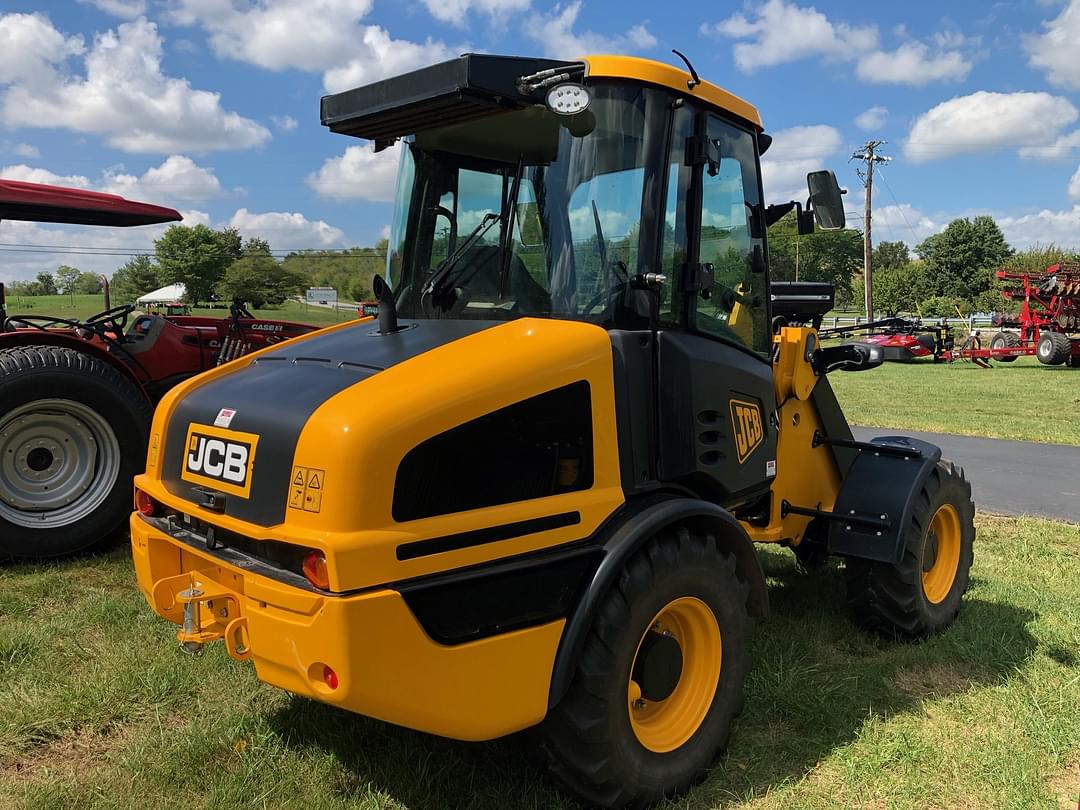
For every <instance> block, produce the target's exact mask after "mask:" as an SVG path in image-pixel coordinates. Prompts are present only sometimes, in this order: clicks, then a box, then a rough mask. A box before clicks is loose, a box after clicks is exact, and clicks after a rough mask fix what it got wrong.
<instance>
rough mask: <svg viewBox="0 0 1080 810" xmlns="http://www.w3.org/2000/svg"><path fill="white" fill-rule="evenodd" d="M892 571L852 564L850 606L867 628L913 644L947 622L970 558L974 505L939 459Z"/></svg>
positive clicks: (960, 478)
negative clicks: (913, 641) (900, 554)
mask: <svg viewBox="0 0 1080 810" xmlns="http://www.w3.org/2000/svg"><path fill="white" fill-rule="evenodd" d="M903 541H904V556H903V559H901V560H900V562H899V563H898V564H896V565H893V564H892V563H885V562H875V561H871V560H859V559H854V558H849V559H848V560H847V561H846V563H845V576H846V579H847V592H848V606H849V607H850V609H851V613H852V618H853V619H854V620H855V622H856V623H857V624H859V625H860V626H862V627H863V628H864V629H867V630H872V631H876V632H878V633H880V634H882V635H885V636H893V637H899V638H907V639H916V638H923V637H925V636H929V635H931V634H933V633H938V632H940V631H942V630H944V629H945V628H946V627H948V626H949V625H950V624H952V622H953V619H955V618H956V614H957V613H958V612H959V610H960V600H961V598H962V597H963V595H964V593H965V592H966V591H967V587H968V580H969V572H970V570H971V562H972V559H973V555H974V550H973V545H974V541H975V504H974V503H972V500H971V484H970V483H968V481H967V479H966V478H965V477H964V471H963V470H962V469H961V468H960V467H957V466H956V465H954V464H952V463H951V462H948V461H939V462H938V463H937V466H936V467H935V468H934V469H933V470H932V471H931V473H930V476H929V477H928V478H927V480H926V482H925V483H924V484H923V486H922V490H921V492H919V494H918V496H917V498H916V501H915V509H914V512H913V514H912V516H911V522H910V524H908V527H907V529H906V531H905V532H904V536H903Z"/></svg>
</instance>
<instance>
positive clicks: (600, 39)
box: [525, 0, 656, 58]
mask: <svg viewBox="0 0 1080 810" xmlns="http://www.w3.org/2000/svg"><path fill="white" fill-rule="evenodd" d="M580 13H581V0H573V1H572V2H570V3H567V4H566V5H562V4H557V5H556V6H555V8H553V9H552V10H551V13H550V14H533V15H531V16H530V17H529V19H528V20H527V21H526V24H525V33H526V35H527V36H528V37H529V38H530V39H532V40H534V41H535V42H537V43H538V44H539V45H540V46H541V47H542V48H544V51H545V53H547V54H549V55H551V56H555V57H561V58H572V57H576V56H584V55H585V54H589V53H628V52H634V51H644V50H649V49H650V48H654V47H656V37H654V36H653V35H652V34H651V33H649V30H648V29H647V28H646V27H645V26H644V24H640V23H639V24H638V25H634V26H632V27H630V28H628V29H627V30H626V31H625V32H624V33H622V34H617V35H614V36H608V35H605V34H598V33H595V32H593V31H583V32H580V33H577V32H575V31H574V24H575V23H576V22H577V18H578V14H580Z"/></svg>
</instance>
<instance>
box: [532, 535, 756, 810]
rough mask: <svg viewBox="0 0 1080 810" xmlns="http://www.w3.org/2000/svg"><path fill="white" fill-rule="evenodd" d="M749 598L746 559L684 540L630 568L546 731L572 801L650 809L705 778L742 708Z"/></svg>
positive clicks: (660, 544)
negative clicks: (739, 561) (739, 566)
mask: <svg viewBox="0 0 1080 810" xmlns="http://www.w3.org/2000/svg"><path fill="white" fill-rule="evenodd" d="M748 592H749V587H748V586H747V584H746V583H744V582H742V581H741V580H740V579H739V577H738V575H737V574H736V571H735V558H734V557H733V556H731V555H729V554H725V553H723V552H722V551H721V550H720V549H719V547H718V545H717V543H716V540H715V538H714V537H712V536H708V535H705V536H698V535H695V534H691V533H690V532H689V531H688V530H687V529H685V528H679V529H676V530H674V531H672V532H671V533H669V534H664V535H661V536H658V537H656V538H654V539H653V540H651V541H649V542H648V544H647V545H646V546H645V547H644V548H643V549H642V550H641V551H639V552H637V553H636V554H635V555H634V556H633V557H632V558H631V559H630V561H629V562H628V563H627V565H626V568H625V569H624V570H623V572H622V573H621V574H620V576H619V580H618V582H617V583H616V584H615V586H614V587H613V588H612V589H611V591H610V593H608V595H607V596H606V597H605V599H604V601H603V603H602V604H601V606H600V608H599V610H598V613H597V617H596V620H595V622H594V624H593V627H592V628H591V630H590V632H589V636H588V639H587V640H586V643H585V647H584V649H583V651H582V654H581V658H580V660H579V662H578V666H577V670H576V672H575V673H574V677H573V680H572V682H571V685H570V688H569V691H568V692H567V694H566V696H565V697H564V698H563V700H562V701H561V702H560V703H559V704H558V706H556V707H555V708H554V709H552V710H551V712H550V713H549V714H548V718H547V719H546V720H545V722H544V724H543V726H542V727H541V729H540V737H541V748H542V750H543V751H544V753H545V754H546V756H547V759H548V764H549V768H550V770H551V772H552V774H553V776H554V777H555V779H556V780H557V781H558V782H559V783H561V785H562V786H563V787H564V788H565V789H566V790H567V791H568V792H570V793H572V794H573V795H575V796H576V797H578V798H579V799H582V800H584V801H586V802H589V803H592V804H597V805H601V806H604V807H624V806H627V805H631V806H642V805H647V804H651V803H653V802H656V801H659V800H661V799H663V798H665V797H671V796H675V795H677V794H679V793H682V792H684V791H685V790H687V789H688V788H689V787H690V786H691V785H692V784H693V783H694V782H696V781H698V780H699V779H700V778H702V777H703V776H704V775H705V773H706V771H707V769H708V767H709V766H710V765H711V764H712V762H713V761H714V760H715V758H716V756H717V755H718V753H719V752H720V750H721V749H722V748H723V747H724V746H725V745H726V744H727V740H728V736H729V735H730V732H731V726H732V723H733V720H734V717H735V715H736V714H737V713H738V712H739V711H740V710H741V708H742V703H743V682H744V681H745V679H746V675H747V673H748V672H749V670H750V639H751V633H752V621H751V619H750V616H749V613H748V610H747V604H746V602H747V594H748Z"/></svg>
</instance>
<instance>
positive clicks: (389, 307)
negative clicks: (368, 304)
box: [371, 273, 401, 335]
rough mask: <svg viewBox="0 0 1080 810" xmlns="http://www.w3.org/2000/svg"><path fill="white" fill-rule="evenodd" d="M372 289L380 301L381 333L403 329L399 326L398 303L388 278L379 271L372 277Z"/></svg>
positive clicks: (386, 333)
mask: <svg viewBox="0 0 1080 810" xmlns="http://www.w3.org/2000/svg"><path fill="white" fill-rule="evenodd" d="M371 291H372V292H373V293H374V294H375V298H376V299H378V301H379V334H380V335H389V334H392V333H394V332H398V331H400V330H401V327H400V326H398V319H397V304H396V303H395V302H394V293H393V291H392V290H391V289H390V285H389V284H387V283H386V279H384V278H383V277H382V276H380V275H379V274H378V273H376V274H375V277H374V278H373V279H371Z"/></svg>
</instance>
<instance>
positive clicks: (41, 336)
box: [0, 329, 153, 405]
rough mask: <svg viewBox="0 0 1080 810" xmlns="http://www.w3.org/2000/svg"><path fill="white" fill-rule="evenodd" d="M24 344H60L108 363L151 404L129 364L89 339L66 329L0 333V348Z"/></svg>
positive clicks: (19, 330)
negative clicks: (129, 381) (128, 380)
mask: <svg viewBox="0 0 1080 810" xmlns="http://www.w3.org/2000/svg"><path fill="white" fill-rule="evenodd" d="M24 346H61V347H63V348H66V349H74V350H75V351H77V352H82V353H83V354H88V355H90V356H91V357H94V358H96V359H98V360H100V361H102V362H103V363H108V364H109V365H110V366H112V367H113V368H115V369H116V370H117V371H119V372H120V373H121V374H123V375H124V376H125V377H127V378H128V379H130V380H131V381H132V382H133V383H134V384H135V387H136V388H138V389H139V392H140V393H141V394H142V395H143V397H144V398H145V399H146V401H147V402H148V403H150V404H151V405H153V402H151V400H150V397H149V395H148V394H147V392H146V387H145V386H144V385H143V383H142V380H140V379H139V378H138V377H136V376H135V374H134V373H133V372H132V370H131V366H129V365H128V364H127V363H124V362H122V361H121V360H118V359H117V358H116V356H115V355H113V354H112V353H110V352H108V351H106V350H105V349H103V348H102V347H101V346H99V345H98V344H96V343H93V342H91V341H89V340H83V339H82V338H80V337H77V336H75V335H74V334H71V333H69V332H68V331H67V330H59V329H57V330H49V331H43V330H39V329H17V330H15V331H14V332H3V333H0V349H11V348H15V347H24Z"/></svg>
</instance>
